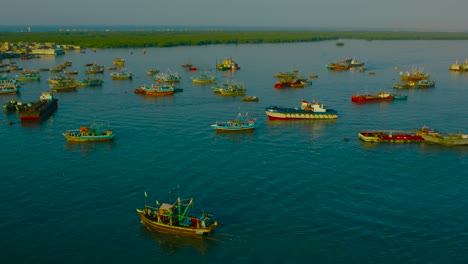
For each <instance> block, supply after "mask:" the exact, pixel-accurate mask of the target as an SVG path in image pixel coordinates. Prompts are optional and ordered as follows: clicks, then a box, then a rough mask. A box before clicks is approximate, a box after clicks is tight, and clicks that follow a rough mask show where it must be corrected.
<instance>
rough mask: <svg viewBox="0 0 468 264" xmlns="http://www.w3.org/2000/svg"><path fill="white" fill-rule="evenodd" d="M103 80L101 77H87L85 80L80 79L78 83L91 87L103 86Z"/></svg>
mask: <svg viewBox="0 0 468 264" xmlns="http://www.w3.org/2000/svg"><path fill="white" fill-rule="evenodd" d="M103 82H104V81H103V80H101V79H92V78H86V79H84V80H81V81H78V82H77V85H78V86H89V87H93V86H102V83H103Z"/></svg>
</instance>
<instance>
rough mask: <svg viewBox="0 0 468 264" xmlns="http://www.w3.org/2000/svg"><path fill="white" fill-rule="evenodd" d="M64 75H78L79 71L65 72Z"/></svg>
mask: <svg viewBox="0 0 468 264" xmlns="http://www.w3.org/2000/svg"><path fill="white" fill-rule="evenodd" d="M63 74H65V75H78V71H77V70H73V71H63Z"/></svg>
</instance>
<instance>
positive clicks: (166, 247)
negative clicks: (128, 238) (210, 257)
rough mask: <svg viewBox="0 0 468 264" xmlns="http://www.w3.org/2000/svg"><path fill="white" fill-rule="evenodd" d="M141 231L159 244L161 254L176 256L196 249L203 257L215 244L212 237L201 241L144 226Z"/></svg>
mask: <svg viewBox="0 0 468 264" xmlns="http://www.w3.org/2000/svg"><path fill="white" fill-rule="evenodd" d="M140 230H141V233H142V234H144V235H145V236H149V237H151V238H152V239H153V240H154V241H155V242H157V248H158V253H159V254H175V253H178V252H181V251H185V250H193V249H195V250H196V251H198V252H199V253H200V254H201V255H205V253H206V252H207V251H208V249H209V247H210V246H211V244H213V243H214V242H215V241H214V240H213V239H212V238H211V237H205V238H203V239H200V238H197V237H186V236H176V235H173V234H164V233H160V232H154V231H152V230H150V229H148V228H147V227H145V226H144V225H142V226H141V228H140Z"/></svg>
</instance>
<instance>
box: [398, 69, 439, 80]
mask: <svg viewBox="0 0 468 264" xmlns="http://www.w3.org/2000/svg"><path fill="white" fill-rule="evenodd" d="M430 76H431V75H430V74H428V73H425V72H424V71H422V70H421V71H418V70H414V71H407V72H400V78H401V80H403V81H416V82H417V81H420V80H425V79H427V78H429V77H430Z"/></svg>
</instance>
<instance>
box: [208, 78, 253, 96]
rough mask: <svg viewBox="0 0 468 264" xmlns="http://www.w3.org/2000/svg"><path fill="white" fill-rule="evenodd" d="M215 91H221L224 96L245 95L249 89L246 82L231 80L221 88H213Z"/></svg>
mask: <svg viewBox="0 0 468 264" xmlns="http://www.w3.org/2000/svg"><path fill="white" fill-rule="evenodd" d="M213 89H214V91H215V93H219V94H221V95H222V96H238V95H245V93H246V91H247V89H245V87H244V84H242V83H240V82H237V81H231V82H226V83H223V84H222V85H221V87H220V88H213Z"/></svg>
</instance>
